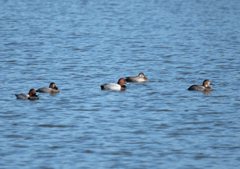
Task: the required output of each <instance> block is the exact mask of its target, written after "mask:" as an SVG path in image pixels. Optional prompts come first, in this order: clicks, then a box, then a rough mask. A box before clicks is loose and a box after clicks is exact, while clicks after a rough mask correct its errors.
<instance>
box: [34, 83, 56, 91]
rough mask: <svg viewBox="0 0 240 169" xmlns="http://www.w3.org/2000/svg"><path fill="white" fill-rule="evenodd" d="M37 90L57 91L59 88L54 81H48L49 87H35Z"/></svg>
mask: <svg viewBox="0 0 240 169" xmlns="http://www.w3.org/2000/svg"><path fill="white" fill-rule="evenodd" d="M37 92H40V93H59V92H60V90H59V89H58V88H57V86H56V84H55V83H54V82H52V83H50V85H49V87H42V88H39V89H37Z"/></svg>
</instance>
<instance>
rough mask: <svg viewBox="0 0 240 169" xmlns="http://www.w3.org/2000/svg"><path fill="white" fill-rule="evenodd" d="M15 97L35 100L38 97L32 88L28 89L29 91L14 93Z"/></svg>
mask: <svg viewBox="0 0 240 169" xmlns="http://www.w3.org/2000/svg"><path fill="white" fill-rule="evenodd" d="M15 96H16V97H17V99H29V100H37V99H39V97H38V95H36V91H35V90H34V89H30V90H29V93H21V94H15Z"/></svg>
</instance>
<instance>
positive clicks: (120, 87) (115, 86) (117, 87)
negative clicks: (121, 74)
mask: <svg viewBox="0 0 240 169" xmlns="http://www.w3.org/2000/svg"><path fill="white" fill-rule="evenodd" d="M125 83H126V81H125V79H124V78H120V79H119V80H118V83H117V84H116V83H108V84H104V85H100V86H101V89H102V90H119V91H120V90H124V89H126V88H127V87H126V86H125V85H124V84H125Z"/></svg>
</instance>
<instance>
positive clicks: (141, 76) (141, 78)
mask: <svg viewBox="0 0 240 169" xmlns="http://www.w3.org/2000/svg"><path fill="white" fill-rule="evenodd" d="M126 81H127V82H137V83H143V82H148V78H147V77H146V76H145V75H144V74H143V73H139V74H138V76H130V77H126Z"/></svg>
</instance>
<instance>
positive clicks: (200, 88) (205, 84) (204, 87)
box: [188, 79, 213, 91]
mask: <svg viewBox="0 0 240 169" xmlns="http://www.w3.org/2000/svg"><path fill="white" fill-rule="evenodd" d="M208 85H213V84H212V83H211V82H210V80H208V79H206V80H204V81H203V85H192V86H190V87H189V88H188V90H196V91H212V88H211V87H210V86H208Z"/></svg>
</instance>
